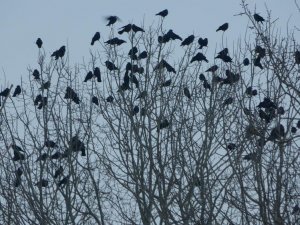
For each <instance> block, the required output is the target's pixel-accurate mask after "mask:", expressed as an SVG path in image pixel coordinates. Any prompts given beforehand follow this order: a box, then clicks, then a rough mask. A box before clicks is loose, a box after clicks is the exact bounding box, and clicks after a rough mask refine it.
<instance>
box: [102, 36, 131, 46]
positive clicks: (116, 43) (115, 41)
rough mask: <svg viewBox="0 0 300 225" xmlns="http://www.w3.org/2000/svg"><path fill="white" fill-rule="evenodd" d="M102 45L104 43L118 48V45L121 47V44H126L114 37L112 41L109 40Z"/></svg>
mask: <svg viewBox="0 0 300 225" xmlns="http://www.w3.org/2000/svg"><path fill="white" fill-rule="evenodd" d="M104 43H106V44H108V45H118V46H119V45H121V44H123V43H126V41H124V40H122V39H119V38H117V37H115V38H112V39H110V40H108V41H106V42H104Z"/></svg>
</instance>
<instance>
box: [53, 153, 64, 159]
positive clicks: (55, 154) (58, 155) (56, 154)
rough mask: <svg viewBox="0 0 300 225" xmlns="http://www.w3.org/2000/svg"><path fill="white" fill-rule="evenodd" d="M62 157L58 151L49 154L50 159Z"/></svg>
mask: <svg viewBox="0 0 300 225" xmlns="http://www.w3.org/2000/svg"><path fill="white" fill-rule="evenodd" d="M61 157H62V154H61V153H60V152H55V153H54V154H53V155H51V159H60V158H61Z"/></svg>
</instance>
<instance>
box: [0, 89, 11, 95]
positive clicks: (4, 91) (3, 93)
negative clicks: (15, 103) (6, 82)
mask: <svg viewBox="0 0 300 225" xmlns="http://www.w3.org/2000/svg"><path fill="white" fill-rule="evenodd" d="M9 92H10V89H9V88H5V89H4V90H3V91H2V92H0V96H3V97H7V96H8V95H9Z"/></svg>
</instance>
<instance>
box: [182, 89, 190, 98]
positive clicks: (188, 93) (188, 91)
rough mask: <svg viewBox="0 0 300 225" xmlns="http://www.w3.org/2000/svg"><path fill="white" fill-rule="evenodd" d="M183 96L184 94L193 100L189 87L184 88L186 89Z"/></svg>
mask: <svg viewBox="0 0 300 225" xmlns="http://www.w3.org/2000/svg"><path fill="white" fill-rule="evenodd" d="M183 94H184V95H185V96H186V97H187V98H188V99H191V98H192V96H191V93H190V90H189V89H188V88H187V87H184V88H183Z"/></svg>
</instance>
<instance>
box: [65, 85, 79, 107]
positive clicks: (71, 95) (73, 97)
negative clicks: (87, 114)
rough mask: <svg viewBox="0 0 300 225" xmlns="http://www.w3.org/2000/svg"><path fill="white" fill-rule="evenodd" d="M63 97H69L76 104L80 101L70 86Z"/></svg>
mask: <svg viewBox="0 0 300 225" xmlns="http://www.w3.org/2000/svg"><path fill="white" fill-rule="evenodd" d="M64 98H65V99H71V100H72V101H73V102H75V103H76V104H79V102H80V100H79V97H78V95H77V93H76V92H75V91H74V90H73V89H72V88H71V87H67V89H66V94H65V96H64Z"/></svg>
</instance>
